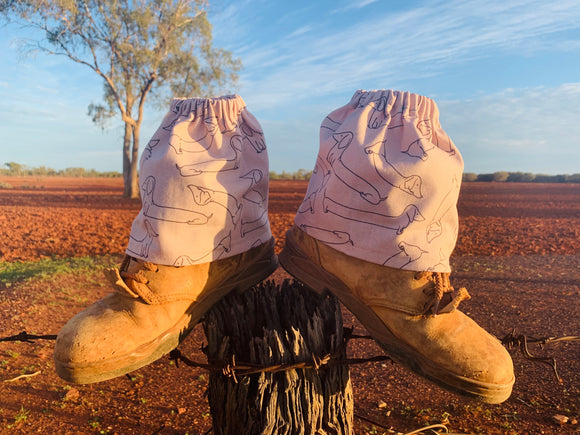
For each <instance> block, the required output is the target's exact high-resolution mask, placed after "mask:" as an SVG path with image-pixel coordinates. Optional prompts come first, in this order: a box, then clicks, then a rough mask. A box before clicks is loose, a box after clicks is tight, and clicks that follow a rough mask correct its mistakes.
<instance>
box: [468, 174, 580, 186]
mask: <svg viewBox="0 0 580 435" xmlns="http://www.w3.org/2000/svg"><path fill="white" fill-rule="evenodd" d="M463 181H465V182H472V181H487V182H489V181H495V182H498V183H503V182H508V183H511V182H518V183H580V174H571V175H568V174H559V175H546V174H532V173H531V172H506V171H500V172H494V173H493V174H479V175H478V174H474V173H472V172H467V173H465V174H463Z"/></svg>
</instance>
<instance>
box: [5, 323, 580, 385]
mask: <svg viewBox="0 0 580 435" xmlns="http://www.w3.org/2000/svg"><path fill="white" fill-rule="evenodd" d="M353 330H354V328H346V327H345V328H344V332H343V342H342V343H341V345H340V346H339V348H338V349H337V350H336V351H335V352H334V353H333V354H326V355H323V356H321V357H319V356H316V355H314V354H312V355H311V360H310V361H302V362H296V363H288V364H274V365H263V364H254V363H249V362H236V358H235V355H232V356H231V358H230V360H229V361H212V362H210V363H202V362H197V361H194V360H192V359H189V358H188V357H186V356H185V355H183V354H182V353H181V351H180V350H179V349H174V350H172V351H171V352H170V353H169V358H170V360H172V361H174V362H175V364H176V366H179V362H180V361H181V362H183V363H184V364H185V365H187V366H189V367H197V368H202V369H205V370H209V371H221V372H222V373H223V375H224V376H227V377H231V378H233V380H234V382H237V377H236V375H240V376H248V375H252V374H256V373H260V372H265V373H277V372H282V371H287V370H299V369H315V370H319V369H320V368H322V367H324V366H329V367H331V366H335V365H355V364H365V363H370V362H381V361H392V359H391V358H389V357H388V356H386V355H377V356H373V357H368V358H344V357H343V356H342V354H343V352H344V349H345V347H346V346H347V344H348V342H349V341H350V340H357V339H363V340H372V339H373V338H372V337H371V336H370V335H358V334H354V333H353ZM56 337H57V336H56V335H54V334H45V335H36V334H29V333H27V332H26V331H22V332H20V333H18V334H16V335H11V336H7V337H3V338H0V342H23V343H34V342H35V341H36V340H56ZM500 341H501V343H502V345H504V346H505V347H506V348H507V349H512V348H519V349H520V352H521V353H522V355H523V356H524V358H526V359H528V360H530V361H532V362H536V363H541V364H546V365H548V366H550V367H551V368H552V371H553V373H554V376H555V378H556V380H557V381H558V382H559V383H562V382H563V380H562V378H561V377H560V375H559V374H558V370H557V367H556V359H555V358H554V357H552V356H535V355H533V354H532V353H531V352H530V350H529V347H528V345H529V344H537V345H538V346H540V348H544V346H546V345H548V344H555V343H562V342H565V341H580V336H579V335H565V336H561V337H542V338H537V337H532V336H526V335H524V334H516V333H515V328H514V329H512V331H510V332H509V333H508V334H506V335H505V336H504V337H503V338H501V339H500Z"/></svg>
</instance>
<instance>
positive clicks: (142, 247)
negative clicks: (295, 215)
mask: <svg viewBox="0 0 580 435" xmlns="http://www.w3.org/2000/svg"><path fill="white" fill-rule="evenodd" d="M139 182H140V188H141V199H142V209H141V211H140V213H139V215H138V216H137V217H136V218H135V220H134V222H133V226H132V228H131V236H130V240H129V244H128V246H127V251H126V253H127V254H128V255H131V256H133V257H136V258H140V259H143V260H147V261H150V262H153V263H157V264H164V265H175V266H182V265H189V264H199V263H207V262H210V261H213V260H217V259H219V258H225V257H229V256H233V255H236V254H239V253H242V252H245V251H247V250H249V249H250V248H252V247H253V246H257V245H259V244H261V243H264V242H266V241H267V240H269V239H270V237H271V232H270V224H269V221H268V214H267V211H268V155H267V152H266V144H265V141H264V135H263V133H262V129H261V127H260V125H259V123H258V121H257V120H256V119H255V118H254V117H253V116H252V115H251V114H250V112H249V111H248V110H246V105H245V103H244V101H243V100H242V98H241V97H239V96H237V95H232V96H226V97H220V98H212V99H201V98H194V99H174V100H173V101H172V103H171V108H170V110H169V113H168V114H167V115H166V116H165V119H164V120H163V122H162V124H161V126H160V127H159V129H158V130H157V131H156V132H155V134H154V135H153V137H152V138H151V140H150V141H149V143H148V144H147V147H146V148H145V149H144V151H143V154H142V156H141V161H140V172H139Z"/></svg>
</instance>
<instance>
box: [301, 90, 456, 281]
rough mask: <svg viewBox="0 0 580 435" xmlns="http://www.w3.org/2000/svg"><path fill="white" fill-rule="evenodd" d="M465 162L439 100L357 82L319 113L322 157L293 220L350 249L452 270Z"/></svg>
mask: <svg viewBox="0 0 580 435" xmlns="http://www.w3.org/2000/svg"><path fill="white" fill-rule="evenodd" d="M462 172H463V160H462V158H461V155H460V154H459V151H458V150H457V148H456V147H455V145H454V144H453V142H452V141H451V139H450V138H449V137H448V136H447V134H445V132H444V131H443V129H442V128H441V125H440V124H439V111H438V109H437V105H436V104H435V102H434V101H433V100H431V99H429V98H426V97H422V96H420V95H416V94H411V93H409V92H400V91H392V90H379V91H357V92H356V93H355V94H354V96H353V98H352V100H351V101H350V103H349V104H347V105H346V106H344V107H341V108H339V109H337V110H335V111H334V112H332V113H331V114H330V115H328V116H327V117H326V119H324V121H323V122H322V126H321V129H320V149H319V153H318V158H317V160H316V166H315V167H314V172H313V175H312V178H311V180H310V183H309V185H308V190H307V193H306V197H305V199H304V201H303V203H302V205H301V207H300V209H299V210H298V213H297V214H296V218H295V222H296V225H297V226H299V227H300V228H301V229H302V230H304V231H305V232H306V233H308V234H309V235H310V236H312V237H314V238H316V239H318V240H320V241H321V242H324V243H326V244H328V245H329V246H332V247H333V248H335V249H337V250H339V251H341V252H343V253H345V254H347V255H350V256H352V257H356V258H360V259H362V260H366V261H369V262H372V263H378V264H383V265H386V266H390V267H394V268H398V269H407V270H415V271H424V270H430V271H436V272H449V271H450V267H449V256H450V255H451V252H452V251H453V249H454V247H455V243H456V240H457V230H458V218H457V208H456V204H457V198H458V195H459V187H460V184H461V176H462Z"/></svg>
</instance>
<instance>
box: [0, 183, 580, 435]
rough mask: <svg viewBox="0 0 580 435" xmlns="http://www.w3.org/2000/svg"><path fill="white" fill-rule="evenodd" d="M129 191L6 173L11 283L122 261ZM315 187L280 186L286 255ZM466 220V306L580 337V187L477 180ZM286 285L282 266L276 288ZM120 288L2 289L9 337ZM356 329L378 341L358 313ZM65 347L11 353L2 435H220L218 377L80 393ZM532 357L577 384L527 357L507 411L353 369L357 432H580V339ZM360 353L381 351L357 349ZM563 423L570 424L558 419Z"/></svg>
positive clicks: (530, 329) (539, 331) (400, 375)
mask: <svg viewBox="0 0 580 435" xmlns="http://www.w3.org/2000/svg"><path fill="white" fill-rule="evenodd" d="M121 183H122V182H121V180H120V179H81V178H68V179H67V178H37V177H27V178H13V177H5V178H2V177H0V186H5V185H6V184H9V185H11V186H12V188H5V189H0V235H1V238H0V273H1V272H2V267H3V264H5V263H6V262H16V261H35V260H38V259H40V258H67V257H79V256H103V259H102V261H103V263H107V262H111V261H118V260H119V259H120V254H121V253H122V252H123V250H124V248H125V244H126V242H127V239H128V236H129V232H130V226H131V222H132V219H133V217H134V216H135V215H136V213H137V212H138V211H139V209H140V202H139V201H136V200H127V199H123V198H121V193H122V185H121ZM306 186H307V184H306V182H303V181H274V182H271V185H270V222H271V225H272V231H273V233H274V235H275V237H276V239H277V248H278V249H280V248H281V247H282V246H283V243H284V232H285V230H286V229H287V228H289V227H290V226H291V224H292V220H293V217H294V213H295V211H296V209H297V208H298V206H299V204H300V202H301V200H302V198H303V195H304V192H305V190H306ZM459 214H460V234H459V239H458V243H457V248H456V250H455V252H454V255H453V258H452V264H453V266H454V274H453V275H452V278H453V284H454V285H455V286H456V287H458V286H465V287H467V288H468V290H469V292H470V294H471V295H472V300H471V301H469V302H467V303H465V304H462V310H463V311H464V312H466V313H467V314H469V315H470V316H471V317H472V318H474V319H475V320H476V321H477V322H478V323H480V324H481V325H482V326H483V327H485V328H486V329H487V330H488V331H490V332H491V333H493V334H495V335H496V336H498V337H500V338H501V337H503V336H504V335H505V334H507V333H508V332H510V331H511V330H512V329H513V328H516V331H517V332H518V333H521V334H525V335H528V336H532V337H550V336H552V337H555V336H565V335H580V316H579V313H580V310H579V308H578V307H579V302H580V184H533V183H530V184H519V183H465V184H464V185H463V188H462V193H461V196H460V200H459ZM111 255H112V257H111ZM286 276H287V275H285V274H284V273H283V272H282V271H281V270H279V271H277V272H276V273H275V275H274V278H275V279H277V280H278V279H283V278H284V277H286ZM108 292H109V288H108V287H107V285H106V284H105V283H104V280H103V279H101V275H100V272H96V273H94V274H91V273H85V274H68V275H58V276H48V277H40V278H35V279H31V280H28V281H16V282H12V283H6V284H2V283H1V282H0V325H2V326H1V327H0V338H2V337H6V336H10V335H14V334H17V333H18V332H20V331H23V330H26V331H28V332H29V333H37V334H40V333H43V334H55V333H57V332H58V330H59V328H60V327H61V326H62V325H63V324H64V323H65V322H66V321H67V320H68V319H69V318H70V317H71V316H72V315H74V314H75V313H77V312H78V311H80V310H81V309H82V308H84V307H85V306H87V305H88V304H89V303H91V302H93V301H95V300H97V299H99V298H100V297H102V296H103V295H105V294H106V293H108ZM344 324H345V326H351V325H352V326H355V328H356V331H358V332H361V333H364V330H363V329H362V327H361V326H360V325H359V324H358V323H357V321H356V319H354V318H353V316H352V315H350V313H349V312H348V311H346V310H344ZM204 340H205V337H204V335H203V331H202V329H201V327H200V326H199V325H198V327H196V329H195V330H194V332H193V333H192V334H191V335H190V336H189V337H188V339H187V340H185V342H184V343H183V344H182V345H181V346H180V350H181V351H182V352H183V353H184V354H185V355H187V356H189V357H191V358H193V359H197V360H199V361H203V358H204V357H203V354H202V353H201V352H200V350H199V349H200V347H201V346H202V344H203V343H204ZM52 345H53V343H52V342H51V341H37V342H35V343H34V344H30V343H15V342H5V343H0V397H1V399H0V433H10V432H14V433H33V432H40V433H59V434H60V433H71V434H73V433H118V434H153V433H159V434H184V433H190V434H202V433H206V432H207V431H208V430H209V429H210V428H211V415H210V413H209V406H208V404H207V399H206V398H205V397H204V392H205V390H206V388H207V379H208V374H207V372H205V371H204V370H202V369H191V368H187V367H181V366H180V368H179V369H178V368H176V367H175V365H173V364H170V363H169V361H168V360H167V359H165V358H163V359H161V360H160V361H157V362H155V363H153V364H151V365H150V366H148V367H146V368H143V369H140V370H138V371H136V372H134V373H133V374H132V376H131V379H129V377H121V378H118V379H114V380H111V381H107V382H103V383H100V384H95V385H88V386H71V385H68V384H66V383H65V382H64V381H61V380H60V379H59V378H58V377H57V376H56V375H55V374H54V372H53V364H52V359H51V353H52ZM530 351H531V352H532V353H533V354H537V355H551V356H554V357H555V358H556V360H557V362H558V371H559V374H560V376H561V377H562V379H563V382H562V383H561V384H560V383H558V382H556V381H555V379H554V376H553V374H552V371H551V369H550V367H548V366H547V365H543V364H535V363H533V362H530V361H529V360H527V359H525V358H524V357H523V355H522V354H521V353H520V352H519V351H518V350H517V349H513V350H511V351H510V352H511V354H512V356H513V359H514V367H515V371H516V377H517V379H516V384H515V387H514V392H513V394H512V397H511V398H510V399H509V400H508V401H507V402H505V403H504V404H501V405H482V404H479V403H474V402H471V401H469V400H467V399H463V398H459V397H456V396H454V395H451V394H449V393H447V392H444V391H441V390H439V389H438V388H437V387H434V386H432V385H431V384H429V383H427V382H424V381H423V380H422V379H420V378H418V377H416V376H415V375H413V374H410V373H409V372H407V371H405V370H403V369H401V368H400V367H398V366H396V365H394V364H384V363H367V364H365V365H361V366H352V367H351V379H352V384H353V390H354V395H355V413H356V415H357V417H355V428H356V433H357V434H358V433H360V434H364V433H379V434H380V433H396V432H397V431H400V432H407V431H412V430H415V429H418V428H420V427H423V426H426V425H428V424H431V423H436V422H443V423H445V424H446V426H447V427H448V428H449V430H450V432H454V433H461V432H462V433H482V434H515V433H518V434H540V433H545V434H556V433H558V434H559V433H580V425H579V424H578V421H579V420H580V376H579V373H580V343H579V342H572V341H566V342H561V343H556V344H551V345H547V346H546V347H545V348H544V349H540V348H539V346H537V345H530ZM349 353H350V354H351V356H356V357H366V356H373V355H377V354H381V351H380V349H379V348H378V347H377V346H376V345H374V344H373V343H370V342H367V341H361V340H357V341H355V342H353V343H352V344H351V345H350V349H349ZM38 371H40V373H39V374H38V375H35V376H34V377H25V378H21V379H18V380H15V381H13V382H6V381H9V380H12V379H14V378H16V377H17V376H19V375H22V374H24V375H26V374H31V373H36V372H38ZM2 381H4V382H2ZM381 402H384V405H381V406H380V407H379V403H381ZM556 415H562V416H565V417H567V418H568V422H567V423H562V424H560V423H556V421H555V420H554V416H556ZM365 419H370V420H372V421H375V422H376V423H377V424H375V425H373V424H372V423H369V422H368V421H367V420H365ZM379 424H380V426H379Z"/></svg>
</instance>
